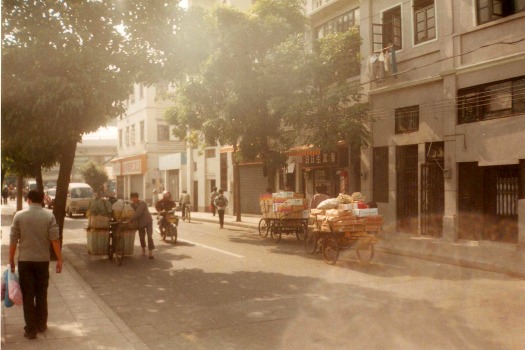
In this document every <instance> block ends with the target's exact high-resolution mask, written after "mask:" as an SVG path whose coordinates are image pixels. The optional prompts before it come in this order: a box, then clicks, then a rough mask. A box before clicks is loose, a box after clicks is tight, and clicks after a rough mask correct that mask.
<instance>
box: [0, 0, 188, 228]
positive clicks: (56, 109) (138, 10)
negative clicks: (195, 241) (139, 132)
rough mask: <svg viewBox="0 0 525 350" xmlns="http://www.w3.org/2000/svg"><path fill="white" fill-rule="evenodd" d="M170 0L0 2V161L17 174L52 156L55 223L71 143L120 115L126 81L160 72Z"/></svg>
mask: <svg viewBox="0 0 525 350" xmlns="http://www.w3.org/2000/svg"><path fill="white" fill-rule="evenodd" d="M178 3H179V0H126V1H121V0H108V1H74V0H64V1H47V0H32V1H13V0H7V1H3V2H2V17H1V21H2V31H1V33H2V106H1V114H2V130H3V133H2V160H6V159H11V160H12V162H10V164H12V165H13V167H16V168H12V170H13V171H14V172H16V173H17V174H18V175H22V176H31V175H33V174H32V173H31V172H34V171H36V172H41V167H47V166H51V165H53V164H55V163H56V162H58V161H59V160H60V170H59V176H58V183H57V196H56V206H55V208H54V212H55V215H56V217H57V221H58V222H59V225H60V228H61V229H62V224H63V215H64V212H65V196H66V192H67V185H68V182H69V178H70V174H71V168H72V164H73V159H74V154H75V148H76V144H77V142H78V141H80V140H81V136H82V134H84V133H88V132H92V131H95V130H97V129H98V128H99V127H100V126H103V125H105V124H106V123H107V122H108V121H109V120H111V119H113V118H114V117H116V116H118V115H121V114H122V113H124V108H125V106H124V101H126V100H127V98H128V96H129V93H130V92H131V91H132V90H131V89H132V87H133V84H134V83H135V82H145V83H152V82H154V81H156V80H157V79H158V78H159V77H160V76H162V75H163V72H162V70H163V67H164V66H165V63H166V62H167V61H168V57H170V56H173V55H174V52H175V51H173V50H174V48H173V46H172V44H173V35H174V28H175V27H176V24H177V22H178V20H179V19H180V16H179V13H180V11H181V10H180V8H179V6H178ZM175 63H176V64H178V62H177V61H175ZM172 68H173V69H175V67H174V66H172Z"/></svg>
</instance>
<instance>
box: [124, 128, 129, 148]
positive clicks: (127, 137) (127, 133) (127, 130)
mask: <svg viewBox="0 0 525 350" xmlns="http://www.w3.org/2000/svg"><path fill="white" fill-rule="evenodd" d="M125 138H126V147H129V126H126V135H125Z"/></svg>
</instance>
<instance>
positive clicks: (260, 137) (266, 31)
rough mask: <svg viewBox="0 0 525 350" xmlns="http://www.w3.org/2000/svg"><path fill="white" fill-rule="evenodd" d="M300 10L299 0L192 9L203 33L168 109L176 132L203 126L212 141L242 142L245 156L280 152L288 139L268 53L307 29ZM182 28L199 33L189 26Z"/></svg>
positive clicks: (273, 155)
mask: <svg viewBox="0 0 525 350" xmlns="http://www.w3.org/2000/svg"><path fill="white" fill-rule="evenodd" d="M302 11H303V8H302V1H300V0H297V1H296V0H291V1H274V0H261V1H258V2H256V4H255V6H254V7H253V8H252V11H251V12H249V13H244V12H240V11H238V10H235V9H233V8H231V7H218V8H217V9H216V10H215V11H214V12H212V13H209V14H205V13H203V16H201V17H200V18H199V17H197V16H195V13H194V14H193V16H194V17H193V22H194V23H195V22H196V21H197V22H198V23H200V24H199V25H197V26H196V27H197V28H198V33H200V34H201V35H202V36H200V37H199V38H197V39H196V40H195V41H194V42H195V43H201V49H202V51H199V60H198V61H195V62H194V65H193V67H192V69H191V70H189V71H188V74H187V75H186V76H185V79H184V80H181V81H179V90H178V94H177V95H178V96H177V105H176V107H175V108H173V109H172V110H170V111H169V112H168V114H167V117H168V120H169V121H170V123H172V124H175V125H177V126H178V128H176V130H177V131H176V132H177V134H178V135H177V136H179V137H182V138H184V137H186V136H187V130H188V129H191V130H199V131H200V132H201V133H202V134H203V137H204V140H205V142H206V143H207V144H209V145H215V144H217V143H219V144H223V145H227V144H231V145H234V147H235V148H237V147H238V150H239V152H238V153H237V156H239V157H240V158H241V159H254V158H255V157H257V156H259V157H262V158H263V159H270V158H272V159H275V158H279V154H280V151H282V150H285V149H287V147H288V146H289V140H287V139H286V134H285V133H282V132H281V131H282V130H281V128H280V126H281V120H280V116H279V115H278V114H277V113H274V111H273V110H271V109H270V108H269V105H268V101H269V100H270V99H271V98H272V97H274V95H275V94H276V93H278V91H277V90H273V89H272V86H271V85H269V84H268V82H267V78H266V76H265V75H266V70H267V69H266V67H265V57H266V56H267V55H268V53H269V52H270V51H271V50H273V48H274V47H276V46H277V45H279V44H280V43H282V42H283V41H286V40H287V39H288V38H290V37H295V36H296V35H299V34H301V35H302V33H304V30H305V18H304V15H303V12H302ZM183 23H184V21H183ZM181 31H182V32H184V33H191V34H185V36H187V37H189V38H190V37H191V38H195V35H196V32H195V31H193V30H192V28H191V27H187V28H181ZM194 51H197V49H195V50H194ZM282 160H283V157H282V156H281V161H282Z"/></svg>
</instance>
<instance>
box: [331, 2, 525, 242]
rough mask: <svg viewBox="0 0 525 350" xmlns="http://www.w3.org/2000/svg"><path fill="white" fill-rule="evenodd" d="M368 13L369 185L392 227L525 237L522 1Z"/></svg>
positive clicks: (376, 5) (474, 236)
mask: <svg viewBox="0 0 525 350" xmlns="http://www.w3.org/2000/svg"><path fill="white" fill-rule="evenodd" d="M332 2H334V3H335V2H342V3H346V1H332ZM360 15H361V17H360V18H361V33H362V37H363V50H362V51H364V52H366V56H364V57H363V66H366V67H368V69H367V70H366V73H365V70H363V73H362V76H361V82H362V83H363V84H366V85H368V88H369V91H368V94H369V102H370V106H371V111H372V116H373V118H374V122H373V123H371V131H372V134H373V142H372V147H370V148H368V149H364V150H363V151H362V167H361V174H362V182H361V186H362V191H363V193H364V194H366V195H367V196H368V197H369V198H370V199H371V200H373V201H374V202H376V203H377V205H378V207H379V210H380V212H381V213H382V214H383V215H384V217H385V222H386V223H387V224H388V225H387V229H388V230H390V231H397V232H401V233H408V234H412V235H422V236H427V237H442V238H441V239H443V240H449V241H450V240H457V239H466V240H480V241H496V242H511V243H516V242H518V241H519V242H524V241H525V232H524V231H525V229H524V228H522V229H521V231H522V232H520V233H519V230H518V223H519V222H520V223H521V224H520V226H522V227H523V226H524V224H525V208H524V207H523V205H524V204H523V200H521V201H520V199H523V198H525V192H524V191H525V148H524V147H523V146H522V144H523V140H525V69H524V68H523V67H524V65H525V30H524V28H525V1H523V0H508V1H499V0H469V1H436V0H403V1H400V0H378V1H361V6H360ZM518 203H520V204H518ZM519 214H521V215H519Z"/></svg>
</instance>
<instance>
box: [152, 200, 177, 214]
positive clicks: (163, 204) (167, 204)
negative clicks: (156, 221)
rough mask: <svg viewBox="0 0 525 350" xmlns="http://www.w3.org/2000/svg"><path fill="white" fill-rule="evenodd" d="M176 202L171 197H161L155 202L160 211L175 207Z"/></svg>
mask: <svg viewBox="0 0 525 350" xmlns="http://www.w3.org/2000/svg"><path fill="white" fill-rule="evenodd" d="M175 206H176V205H175V202H174V201H172V200H171V199H164V198H163V199H161V200H160V201H158V202H157V204H155V209H157V211H158V212H161V211H163V210H165V211H169V210H172V209H173V208H175Z"/></svg>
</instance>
